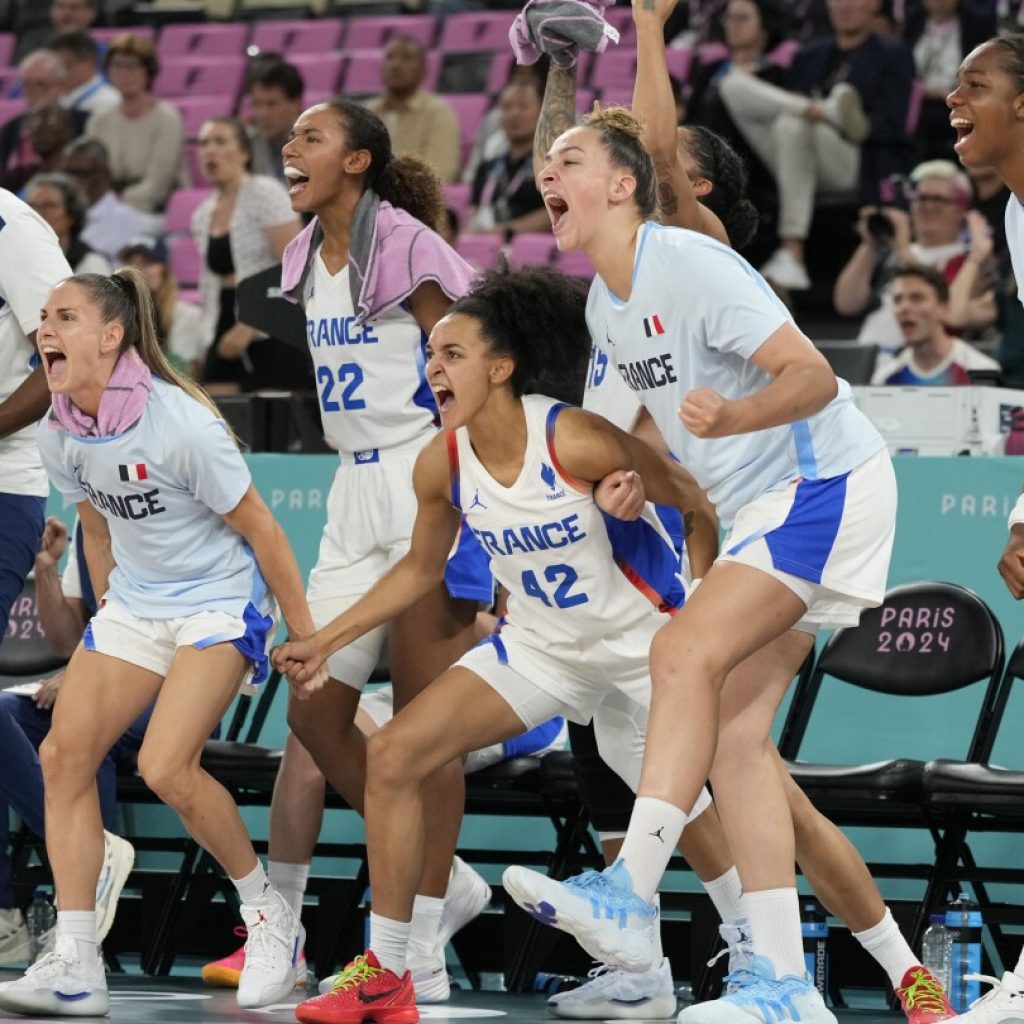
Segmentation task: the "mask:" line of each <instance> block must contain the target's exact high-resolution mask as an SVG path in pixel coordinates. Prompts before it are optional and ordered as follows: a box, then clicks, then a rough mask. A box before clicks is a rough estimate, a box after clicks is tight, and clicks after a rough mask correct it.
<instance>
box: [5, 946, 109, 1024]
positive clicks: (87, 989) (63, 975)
mask: <svg viewBox="0 0 1024 1024" xmlns="http://www.w3.org/2000/svg"><path fill="white" fill-rule="evenodd" d="M0 1010H3V1011H5V1012H7V1013H20V1014H25V1015H26V1016H30V1015H38V1014H45V1015H47V1016H50V1017H102V1016H104V1015H105V1014H107V1013H109V1012H110V997H109V996H108V995H107V979H106V975H105V974H104V973H103V961H102V960H98V959H97V960H96V962H95V963H94V964H91V965H85V964H83V963H82V962H81V961H80V960H79V959H78V947H77V946H76V945H75V940H74V938H72V937H71V936H70V935H58V936H57V941H56V948H55V949H54V951H53V952H52V953H49V954H47V955H46V956H44V957H42V958H41V959H40V960H37V961H36V962H35V963H34V964H33V965H32V966H31V967H30V968H29V969H28V970H27V971H26V972H25V974H24V975H22V977H20V978H18V980H17V981H12V982H9V983H8V984H6V985H3V986H0Z"/></svg>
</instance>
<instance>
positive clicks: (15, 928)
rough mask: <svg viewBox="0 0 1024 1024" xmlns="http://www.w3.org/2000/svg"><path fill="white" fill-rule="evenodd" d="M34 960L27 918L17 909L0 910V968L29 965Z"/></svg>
mask: <svg viewBox="0 0 1024 1024" xmlns="http://www.w3.org/2000/svg"><path fill="white" fill-rule="evenodd" d="M31 960H32V940H31V938H29V934H28V925H27V924H25V916H24V914H22V912H21V911H20V910H18V908H17V907H14V908H13V909H11V910H4V909H2V908H0V967H10V966H11V965H12V964H27V963H30V962H31Z"/></svg>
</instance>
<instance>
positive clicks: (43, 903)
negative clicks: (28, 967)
mask: <svg viewBox="0 0 1024 1024" xmlns="http://www.w3.org/2000/svg"><path fill="white" fill-rule="evenodd" d="M25 924H26V925H27V926H28V937H29V941H30V942H31V943H32V959H33V960H35V958H36V957H38V956H39V954H40V953H41V952H42V950H43V946H45V945H46V941H47V939H48V938H49V933H50V931H52V929H53V928H55V927H56V925H57V910H56V908H55V907H54V905H53V904H52V903H51V902H50V896H49V893H47V891H46V890H45V889H36V891H35V894H34V895H33V897H32V902H31V903H30V904H29V905H28V910H26V911H25Z"/></svg>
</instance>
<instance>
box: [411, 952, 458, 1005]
mask: <svg viewBox="0 0 1024 1024" xmlns="http://www.w3.org/2000/svg"><path fill="white" fill-rule="evenodd" d="M405 966H406V969H407V970H409V971H411V972H412V987H413V988H414V989H415V990H416V1002H417V1003H445V1002H447V1001H448V998H449V997H450V996H451V983H450V982H449V980H448V965H447V964H446V963H445V958H444V946H443V945H438V946H437V947H436V948H435V949H434V951H433V952H430V951H428V950H424V949H420V948H419V947H418V946H417V945H416V944H415V943H413V942H410V943H409V955H408V957H407V959H406V963H405Z"/></svg>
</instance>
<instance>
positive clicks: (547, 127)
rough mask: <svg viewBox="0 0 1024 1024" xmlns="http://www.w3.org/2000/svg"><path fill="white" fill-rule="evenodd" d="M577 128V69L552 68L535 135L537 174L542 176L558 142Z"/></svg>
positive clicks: (553, 65)
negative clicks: (552, 148) (570, 130)
mask: <svg viewBox="0 0 1024 1024" xmlns="http://www.w3.org/2000/svg"><path fill="white" fill-rule="evenodd" d="M575 125H576V68H575V66H574V67H571V68H560V67H558V66H557V65H555V64H552V65H551V66H550V67H549V68H548V80H547V83H546V84H545V86H544V102H543V104H542V105H541V108H540V117H539V118H538V119H537V129H536V131H535V132H534V133H533V173H534V175H535V176H536V175H539V174H540V171H541V168H542V167H543V166H544V164H545V163H546V161H547V155H548V153H549V152H550V150H551V147H552V145H553V144H554V141H555V139H557V138H558V136H559V135H561V134H562V133H563V132H567V131H568V130H569V129H570V128H573V127H575Z"/></svg>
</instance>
